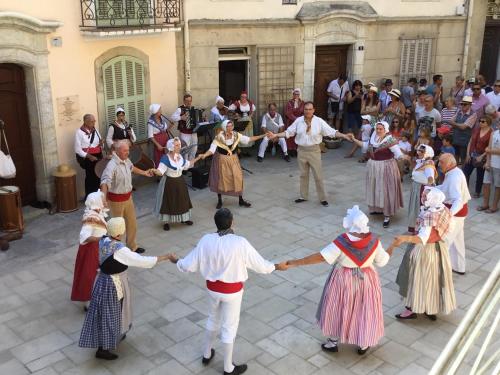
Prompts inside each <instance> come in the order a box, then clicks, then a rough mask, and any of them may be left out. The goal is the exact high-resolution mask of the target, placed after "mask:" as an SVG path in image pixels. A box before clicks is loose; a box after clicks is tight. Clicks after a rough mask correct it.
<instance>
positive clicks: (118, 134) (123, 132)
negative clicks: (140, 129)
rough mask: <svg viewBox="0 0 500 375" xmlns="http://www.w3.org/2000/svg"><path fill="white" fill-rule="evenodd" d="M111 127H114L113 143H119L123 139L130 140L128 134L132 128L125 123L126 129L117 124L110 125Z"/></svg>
mask: <svg viewBox="0 0 500 375" xmlns="http://www.w3.org/2000/svg"><path fill="white" fill-rule="evenodd" d="M109 126H112V127H113V141H119V140H122V139H130V135H129V133H128V131H127V130H128V129H130V126H129V125H128V124H127V123H125V129H122V128H120V127H119V126H118V125H116V124H114V123H113V124H109Z"/></svg>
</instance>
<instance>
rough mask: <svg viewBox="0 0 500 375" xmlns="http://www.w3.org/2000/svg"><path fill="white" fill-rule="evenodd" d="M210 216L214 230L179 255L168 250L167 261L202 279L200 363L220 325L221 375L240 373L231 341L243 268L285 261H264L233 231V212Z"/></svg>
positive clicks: (267, 268)
mask: <svg viewBox="0 0 500 375" xmlns="http://www.w3.org/2000/svg"><path fill="white" fill-rule="evenodd" d="M214 220H215V225H216V226H217V232H216V233H210V234H206V235H204V236H203V237H202V238H201V240H200V241H199V242H198V244H197V245H196V247H195V248H194V249H193V250H192V251H191V252H190V253H189V254H188V255H187V256H186V257H184V258H183V259H178V258H177V256H176V255H174V254H170V261H171V262H172V263H176V264H177V268H178V270H179V271H181V272H197V271H199V272H200V273H201V275H202V276H203V277H204V278H205V280H206V285H207V291H208V295H209V308H208V320H207V325H206V329H207V330H206V342H205V348H204V353H203V358H202V363H203V364H204V365H208V364H209V363H210V361H211V360H212V358H213V357H214V355H215V350H214V349H213V345H214V341H215V338H216V337H217V332H218V331H219V329H220V330H221V341H222V343H223V344H224V345H223V348H224V375H237V374H243V373H244V372H245V371H246V370H247V365H245V364H243V365H235V364H233V345H234V340H235V338H236V332H237V330H238V324H239V321H240V308H241V300H242V297H243V283H244V282H245V281H246V280H247V279H248V272H247V269H251V270H253V271H254V272H257V273H271V272H273V271H274V270H275V269H276V270H284V269H285V267H286V266H285V262H283V263H280V264H273V263H271V262H268V261H267V260H265V259H264V258H262V256H261V255H260V254H259V253H258V252H257V250H255V248H254V247H253V246H252V245H250V243H249V242H248V241H247V240H246V239H245V238H244V237H241V236H237V235H235V234H234V232H233V230H232V225H233V215H232V213H231V211H229V210H228V209H227V208H221V209H219V210H217V212H216V213H215V216H214Z"/></svg>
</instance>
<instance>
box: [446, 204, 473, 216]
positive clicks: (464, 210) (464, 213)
mask: <svg viewBox="0 0 500 375" xmlns="http://www.w3.org/2000/svg"><path fill="white" fill-rule="evenodd" d="M444 205H445V206H446V207H448V208H451V204H448V203H445V204H444ZM468 213H469V206H468V205H467V203H466V204H464V205H463V206H462V208H461V209H460V211H458V212H457V213H456V214H455V215H453V216H455V217H466V216H467V214H468Z"/></svg>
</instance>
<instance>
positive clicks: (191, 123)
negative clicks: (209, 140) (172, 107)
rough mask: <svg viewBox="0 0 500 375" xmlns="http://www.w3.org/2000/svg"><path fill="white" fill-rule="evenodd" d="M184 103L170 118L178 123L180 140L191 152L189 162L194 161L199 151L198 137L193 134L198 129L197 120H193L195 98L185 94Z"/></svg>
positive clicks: (188, 157)
mask: <svg viewBox="0 0 500 375" xmlns="http://www.w3.org/2000/svg"><path fill="white" fill-rule="evenodd" d="M183 100H184V103H183V104H182V105H181V106H179V108H177V109H176V111H175V112H174V113H173V114H172V116H171V117H170V118H171V119H172V121H174V122H177V129H179V132H180V133H181V134H180V139H181V141H183V142H184V143H185V144H186V147H188V149H189V152H188V153H187V155H186V159H187V160H193V159H194V158H195V157H196V152H197V151H198V135H197V134H196V133H193V129H194V128H195V127H196V124H195V119H193V118H192V115H191V113H192V111H193V109H194V107H193V96H192V95H191V94H184V97H183Z"/></svg>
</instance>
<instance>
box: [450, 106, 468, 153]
mask: <svg viewBox="0 0 500 375" xmlns="http://www.w3.org/2000/svg"><path fill="white" fill-rule="evenodd" d="M470 116H472V111H470V113H469V114H465V113H463V112H462V111H458V112H457V117H456V119H455V122H456V123H458V124H464V123H465V121H467V119H468V118H469V117H470ZM471 135H472V128H469V127H467V128H466V129H463V130H462V129H459V128H455V129H453V144H454V145H457V146H467V144H468V143H469V140H470V137H471Z"/></svg>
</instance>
